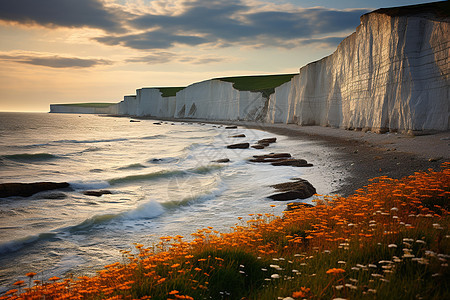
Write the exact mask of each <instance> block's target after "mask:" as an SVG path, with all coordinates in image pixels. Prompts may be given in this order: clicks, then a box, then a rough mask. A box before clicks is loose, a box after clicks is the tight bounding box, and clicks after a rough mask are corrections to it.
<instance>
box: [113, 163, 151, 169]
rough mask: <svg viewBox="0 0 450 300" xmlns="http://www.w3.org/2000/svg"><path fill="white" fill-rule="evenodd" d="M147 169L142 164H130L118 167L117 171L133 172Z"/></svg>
mask: <svg viewBox="0 0 450 300" xmlns="http://www.w3.org/2000/svg"><path fill="white" fill-rule="evenodd" d="M142 168H145V166H144V165H142V164H140V163H135V164H130V165H128V166H123V167H118V168H117V170H133V169H142Z"/></svg>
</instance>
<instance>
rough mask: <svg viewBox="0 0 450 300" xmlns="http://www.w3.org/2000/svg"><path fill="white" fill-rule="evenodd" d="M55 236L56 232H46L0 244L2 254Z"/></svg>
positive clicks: (0, 253)
mask: <svg viewBox="0 0 450 300" xmlns="http://www.w3.org/2000/svg"><path fill="white" fill-rule="evenodd" d="M55 236H56V233H51V232H44V233H39V234H36V235H30V236H27V237H24V238H20V239H17V240H12V241H9V242H6V243H3V244H0V255H4V254H7V253H11V252H16V251H18V250H20V249H22V248H23V247H25V246H28V245H30V244H33V243H35V242H38V241H42V240H48V239H51V238H54V237H55Z"/></svg>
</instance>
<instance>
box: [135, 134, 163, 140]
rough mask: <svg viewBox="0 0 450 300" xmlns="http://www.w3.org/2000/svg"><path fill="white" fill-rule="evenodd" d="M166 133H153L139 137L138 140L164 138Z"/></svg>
mask: <svg viewBox="0 0 450 300" xmlns="http://www.w3.org/2000/svg"><path fill="white" fill-rule="evenodd" d="M165 137H166V135H164V134H155V135H149V136H144V137H141V138H139V139H140V140H156V139H162V138H165Z"/></svg>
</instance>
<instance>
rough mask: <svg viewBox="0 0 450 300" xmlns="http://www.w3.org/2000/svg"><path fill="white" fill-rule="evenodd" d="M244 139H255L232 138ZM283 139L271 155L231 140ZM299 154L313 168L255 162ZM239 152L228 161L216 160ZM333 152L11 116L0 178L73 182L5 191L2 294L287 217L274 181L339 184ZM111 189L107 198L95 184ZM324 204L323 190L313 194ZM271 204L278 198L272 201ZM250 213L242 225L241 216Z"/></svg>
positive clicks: (96, 121) (218, 131)
mask: <svg viewBox="0 0 450 300" xmlns="http://www.w3.org/2000/svg"><path fill="white" fill-rule="evenodd" d="M237 134H244V135H245V137H244V138H236V137H232V136H234V135H237ZM268 137H276V138H277V142H276V143H273V144H271V145H270V146H269V147H267V148H265V149H263V150H257V149H253V148H249V149H227V147H226V146H227V145H230V144H234V143H240V142H249V143H251V144H252V143H255V142H257V141H258V140H259V139H262V138H268ZM271 152H289V153H291V154H292V155H293V156H294V157H296V158H303V159H306V160H308V162H311V163H313V164H314V166H313V167H309V168H298V167H289V166H272V165H269V164H263V163H251V162H249V161H248V159H249V158H252V156H253V155H260V154H267V153H271ZM224 158H228V159H229V160H230V161H229V162H228V163H218V162H215V161H216V160H219V159H224ZM342 170H343V168H342V166H341V165H339V162H338V161H337V160H336V157H335V153H334V151H333V149H329V148H327V147H326V146H324V145H322V144H320V143H318V142H314V141H309V140H301V139H297V138H296V139H291V138H289V137H286V136H279V135H276V134H272V133H269V132H267V131H265V128H264V126H261V127H260V128H257V129H247V128H244V127H240V126H239V127H238V128H236V129H226V126H224V125H219V124H207V123H206V124H205V123H188V122H168V121H158V120H149V119H145V120H144V119H143V120H130V118H125V117H109V116H97V115H77V114H50V113H9V112H0V183H12V182H19V183H31V182H42V181H49V182H68V183H69V184H70V188H68V189H63V190H53V191H46V192H40V193H37V194H35V195H33V196H30V197H8V198H0V292H3V291H5V290H8V289H11V288H13V286H12V285H11V284H12V283H14V282H15V281H16V280H20V279H24V275H25V274H26V273H27V272H35V273H37V275H36V277H35V279H39V280H46V279H48V278H50V277H53V276H58V277H64V276H82V275H88V276H90V275H94V274H95V273H96V271H98V270H100V269H101V268H102V267H103V266H104V265H107V264H109V263H113V262H116V261H119V262H122V261H123V259H124V258H123V257H122V252H121V250H125V251H127V250H131V251H132V250H133V249H134V244H135V243H141V244H144V245H145V246H148V247H151V246H152V245H155V244H156V243H158V242H159V238H160V237H162V236H175V235H182V236H184V239H185V240H189V239H191V238H192V236H191V233H194V232H196V231H197V230H198V229H202V228H206V227H208V226H210V227H213V228H214V230H218V231H220V232H227V231H231V230H232V229H231V227H232V226H235V225H236V224H242V223H245V220H247V219H250V218H251V216H249V214H255V213H272V214H275V215H279V216H281V215H282V214H283V211H284V210H285V209H286V203H285V202H275V201H272V200H270V199H268V198H267V196H269V195H271V194H273V193H275V191H274V189H273V188H272V187H271V185H273V184H276V183H282V182H287V181H289V180H291V179H292V178H298V177H301V178H304V179H306V180H308V181H309V182H311V183H312V184H313V185H314V186H315V187H316V189H317V191H318V193H322V194H329V193H332V192H333V191H334V190H336V189H337V188H338V187H339V182H336V172H341V173H340V176H341V177H342V176H344V175H343V171H342ZM91 190H95V191H98V190H108V191H110V192H111V194H104V195H102V196H100V197H96V196H88V195H85V194H84V192H85V191H91ZM304 202H307V203H312V202H313V197H312V198H309V199H306V200H304ZM271 205H275V206H274V207H272V206H271ZM239 217H240V218H243V219H242V220H238V218H239Z"/></svg>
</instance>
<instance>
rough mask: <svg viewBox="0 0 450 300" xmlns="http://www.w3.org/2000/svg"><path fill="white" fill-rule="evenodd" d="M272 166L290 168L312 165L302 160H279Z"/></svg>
mask: <svg viewBox="0 0 450 300" xmlns="http://www.w3.org/2000/svg"><path fill="white" fill-rule="evenodd" d="M271 164H272V166H291V167H312V166H313V165H312V164H309V163H308V162H307V161H306V160H304V159H295V158H293V159H281V160H278V161H275V162H272V163H271Z"/></svg>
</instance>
